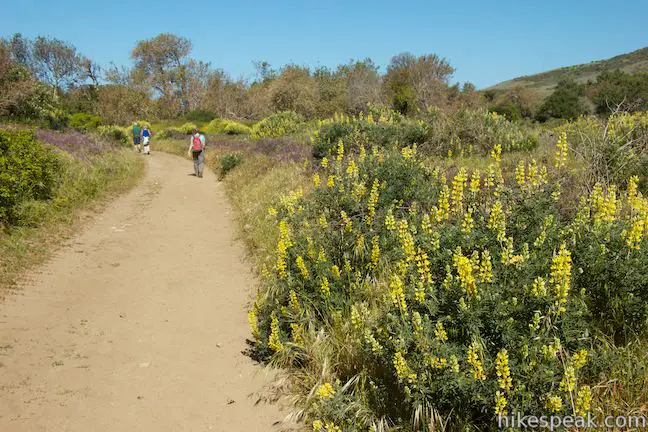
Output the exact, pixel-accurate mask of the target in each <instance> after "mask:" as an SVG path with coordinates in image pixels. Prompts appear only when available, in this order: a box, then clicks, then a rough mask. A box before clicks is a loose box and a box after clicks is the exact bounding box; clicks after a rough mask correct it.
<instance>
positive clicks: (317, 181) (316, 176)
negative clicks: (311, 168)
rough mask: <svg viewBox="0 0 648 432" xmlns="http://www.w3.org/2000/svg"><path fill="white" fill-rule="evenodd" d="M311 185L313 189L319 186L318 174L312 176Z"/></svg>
mask: <svg viewBox="0 0 648 432" xmlns="http://www.w3.org/2000/svg"><path fill="white" fill-rule="evenodd" d="M313 184H314V185H315V187H319V185H320V176H319V174H318V173H315V174H313Z"/></svg>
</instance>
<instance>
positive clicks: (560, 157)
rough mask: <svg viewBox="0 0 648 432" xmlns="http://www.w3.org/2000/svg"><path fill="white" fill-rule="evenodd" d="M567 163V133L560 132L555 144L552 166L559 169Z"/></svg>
mask: <svg viewBox="0 0 648 432" xmlns="http://www.w3.org/2000/svg"><path fill="white" fill-rule="evenodd" d="M566 162H567V132H562V133H561V134H560V136H559V137H558V142H557V143H556V153H555V157H554V166H555V167H556V168H561V167H564V166H565V163H566Z"/></svg>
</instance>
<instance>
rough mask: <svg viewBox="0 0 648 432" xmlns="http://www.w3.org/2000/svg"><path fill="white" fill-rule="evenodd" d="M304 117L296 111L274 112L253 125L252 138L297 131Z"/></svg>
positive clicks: (278, 135)
mask: <svg viewBox="0 0 648 432" xmlns="http://www.w3.org/2000/svg"><path fill="white" fill-rule="evenodd" d="M303 122H304V119H303V118H302V116H300V115H299V114H297V113H296V112H294V111H282V112H279V113H276V114H272V115H270V116H268V117H266V118H264V119H263V120H261V121H259V122H258V123H256V124H255V125H254V126H253V127H252V138H253V139H255V140H259V139H261V138H277V137H280V136H284V135H290V134H292V133H295V132H297V131H298V130H299V129H300V127H301V126H302V125H303Z"/></svg>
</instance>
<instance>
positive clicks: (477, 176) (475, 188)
mask: <svg viewBox="0 0 648 432" xmlns="http://www.w3.org/2000/svg"><path fill="white" fill-rule="evenodd" d="M480 183H481V173H480V172H479V170H475V171H473V173H472V176H471V177H470V192H472V193H473V195H476V194H478V193H479V187H480Z"/></svg>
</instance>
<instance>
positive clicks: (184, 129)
mask: <svg viewBox="0 0 648 432" xmlns="http://www.w3.org/2000/svg"><path fill="white" fill-rule="evenodd" d="M195 129H198V126H196V124H195V123H184V124H183V125H182V126H179V127H177V128H176V130H177V131H178V132H180V133H181V134H185V135H191V134H192V133H193V131H194V130H195Z"/></svg>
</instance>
